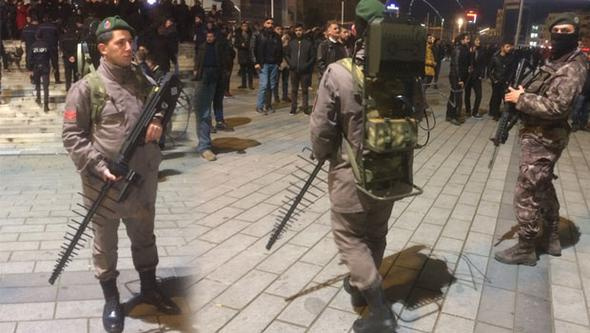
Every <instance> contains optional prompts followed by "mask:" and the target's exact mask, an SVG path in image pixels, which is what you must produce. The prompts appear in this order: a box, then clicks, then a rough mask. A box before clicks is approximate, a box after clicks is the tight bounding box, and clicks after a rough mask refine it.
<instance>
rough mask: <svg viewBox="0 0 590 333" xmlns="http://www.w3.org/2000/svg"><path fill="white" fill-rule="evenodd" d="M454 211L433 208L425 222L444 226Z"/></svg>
mask: <svg viewBox="0 0 590 333" xmlns="http://www.w3.org/2000/svg"><path fill="white" fill-rule="evenodd" d="M451 212H452V209H450V208H448V207H445V208H441V207H432V208H431V209H430V210H429V211H428V214H426V216H425V217H424V221H425V222H428V223H431V224H438V225H444V224H445V223H446V222H447V219H448V218H449V216H450V215H451Z"/></svg>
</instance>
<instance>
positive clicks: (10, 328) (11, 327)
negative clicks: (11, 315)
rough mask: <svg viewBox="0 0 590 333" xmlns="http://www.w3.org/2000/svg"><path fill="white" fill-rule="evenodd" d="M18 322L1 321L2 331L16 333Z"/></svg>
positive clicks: (0, 327)
mask: <svg viewBox="0 0 590 333" xmlns="http://www.w3.org/2000/svg"><path fill="white" fill-rule="evenodd" d="M15 328H16V323H0V332H6V333H14V331H15Z"/></svg>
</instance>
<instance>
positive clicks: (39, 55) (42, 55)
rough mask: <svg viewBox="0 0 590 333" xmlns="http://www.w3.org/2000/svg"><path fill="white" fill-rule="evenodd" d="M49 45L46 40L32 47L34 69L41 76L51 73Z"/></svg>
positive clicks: (36, 42)
mask: <svg viewBox="0 0 590 333" xmlns="http://www.w3.org/2000/svg"><path fill="white" fill-rule="evenodd" d="M49 60H50V56H49V45H48V44H47V42H46V41H44V40H38V41H35V42H34V43H33V45H31V62H32V64H33V69H34V70H35V71H38V72H40V73H41V74H48V73H49Z"/></svg>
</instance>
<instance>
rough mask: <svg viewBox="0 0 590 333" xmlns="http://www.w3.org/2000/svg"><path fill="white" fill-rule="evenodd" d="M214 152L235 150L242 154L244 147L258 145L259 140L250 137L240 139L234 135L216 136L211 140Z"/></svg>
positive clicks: (223, 152) (224, 152) (221, 152)
mask: <svg viewBox="0 0 590 333" xmlns="http://www.w3.org/2000/svg"><path fill="white" fill-rule="evenodd" d="M212 144H213V148H214V150H215V153H216V154H226V153H232V152H237V153H238V154H244V153H245V152H246V149H248V148H252V147H256V146H259V145H260V142H258V141H256V140H251V139H240V138H234V137H227V138H216V139H214V140H213V141H212Z"/></svg>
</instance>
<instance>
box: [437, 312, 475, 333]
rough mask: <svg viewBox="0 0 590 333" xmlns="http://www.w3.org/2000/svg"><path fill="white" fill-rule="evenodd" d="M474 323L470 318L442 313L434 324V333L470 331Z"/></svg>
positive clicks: (468, 332) (466, 332)
mask: <svg viewBox="0 0 590 333" xmlns="http://www.w3.org/2000/svg"><path fill="white" fill-rule="evenodd" d="M474 326H475V323H474V322H473V321H471V320H468V319H464V318H459V317H455V316H450V315H447V314H444V313H442V314H441V315H440V318H439V319H438V323H437V324H436V328H435V330H434V332H436V333H470V332H473V330H474Z"/></svg>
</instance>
